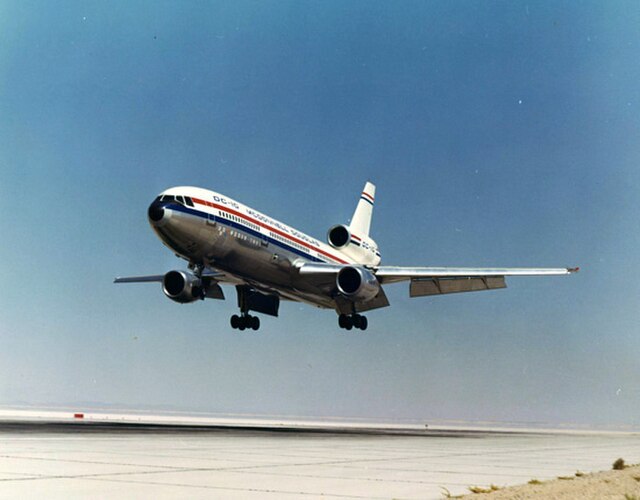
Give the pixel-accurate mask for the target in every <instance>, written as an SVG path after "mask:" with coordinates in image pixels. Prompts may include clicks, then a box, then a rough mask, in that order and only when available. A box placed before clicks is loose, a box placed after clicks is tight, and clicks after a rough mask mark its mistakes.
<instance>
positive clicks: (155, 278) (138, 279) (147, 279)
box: [113, 274, 164, 283]
mask: <svg viewBox="0 0 640 500" xmlns="http://www.w3.org/2000/svg"><path fill="white" fill-rule="evenodd" d="M162 278H164V274H154V275H152V276H127V277H125V278H116V279H114V280H113V282H114V283H154V282H157V283H162Z"/></svg>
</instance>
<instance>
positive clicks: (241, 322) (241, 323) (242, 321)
mask: <svg viewBox="0 0 640 500" xmlns="http://www.w3.org/2000/svg"><path fill="white" fill-rule="evenodd" d="M247 326H248V325H247V317H246V316H240V317H239V318H238V330H240V331H243V330H246V328H247Z"/></svg>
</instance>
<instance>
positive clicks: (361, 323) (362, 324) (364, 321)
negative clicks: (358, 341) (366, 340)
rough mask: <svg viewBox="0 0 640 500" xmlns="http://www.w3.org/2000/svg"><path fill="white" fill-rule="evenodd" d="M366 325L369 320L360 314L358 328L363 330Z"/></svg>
mask: <svg viewBox="0 0 640 500" xmlns="http://www.w3.org/2000/svg"><path fill="white" fill-rule="evenodd" d="M368 326H369V320H368V319H367V318H366V317H365V316H362V319H361V320H360V330H362V331H364V330H366V329H367V327H368Z"/></svg>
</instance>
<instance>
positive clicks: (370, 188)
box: [349, 181, 376, 237]
mask: <svg viewBox="0 0 640 500" xmlns="http://www.w3.org/2000/svg"><path fill="white" fill-rule="evenodd" d="M375 196H376V187H375V186H374V185H373V184H371V183H370V182H368V181H367V183H366V184H365V185H364V189H363V190H362V194H361V195H360V201H359V202H358V206H357V207H356V211H355V212H353V217H352V218H351V224H349V228H350V229H351V232H352V233H354V234H356V235H358V236H361V237H362V236H369V228H370V227H371V215H372V214H373V203H374V201H375Z"/></svg>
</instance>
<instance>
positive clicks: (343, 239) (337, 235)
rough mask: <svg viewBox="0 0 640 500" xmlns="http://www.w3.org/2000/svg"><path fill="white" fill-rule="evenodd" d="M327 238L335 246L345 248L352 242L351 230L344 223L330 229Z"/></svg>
mask: <svg viewBox="0 0 640 500" xmlns="http://www.w3.org/2000/svg"><path fill="white" fill-rule="evenodd" d="M327 240H328V241H329V245H331V246H332V247H333V248H337V249H338V250H340V249H343V248H345V247H346V246H347V245H349V243H350V242H351V231H350V230H349V228H348V227H347V226H345V225H344V224H338V225H337V226H333V227H332V228H331V229H329V232H328V233H327Z"/></svg>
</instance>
